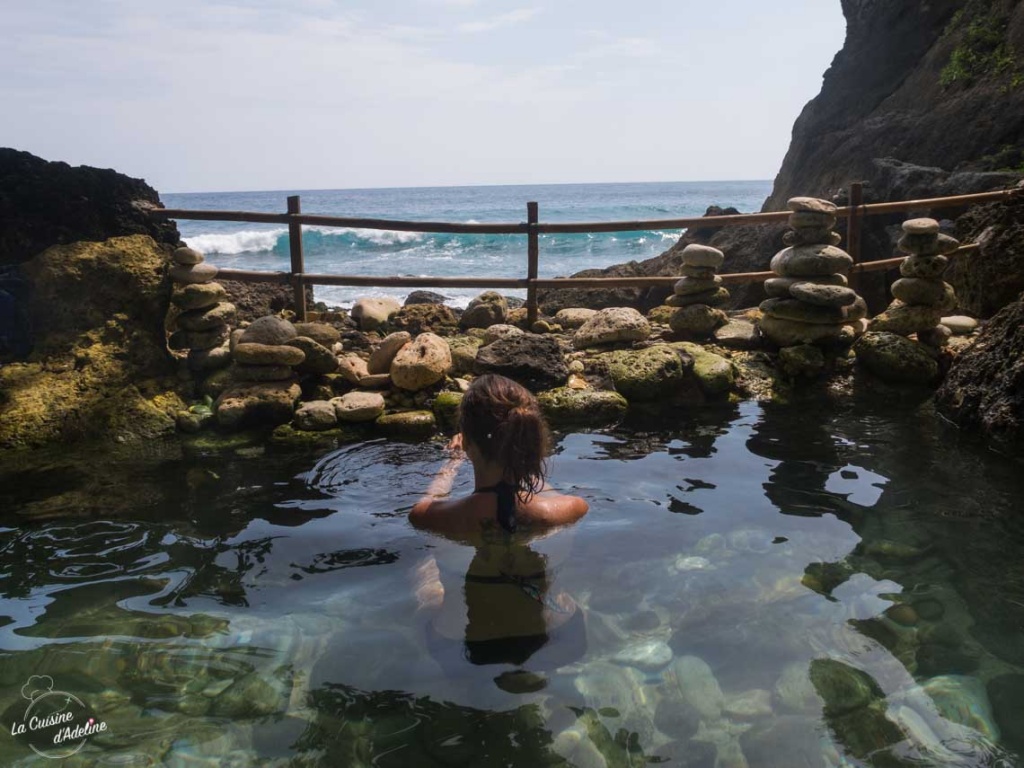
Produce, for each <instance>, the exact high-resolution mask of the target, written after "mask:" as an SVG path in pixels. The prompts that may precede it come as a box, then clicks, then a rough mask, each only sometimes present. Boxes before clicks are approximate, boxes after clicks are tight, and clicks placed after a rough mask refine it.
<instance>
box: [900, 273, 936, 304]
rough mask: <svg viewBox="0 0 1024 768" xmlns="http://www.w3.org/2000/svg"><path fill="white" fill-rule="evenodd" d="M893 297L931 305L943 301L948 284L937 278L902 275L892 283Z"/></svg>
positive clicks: (905, 301)
mask: <svg viewBox="0 0 1024 768" xmlns="http://www.w3.org/2000/svg"><path fill="white" fill-rule="evenodd" d="M890 290H891V291H892V295H893V298H896V299H899V300H900V301H902V302H903V303H904V304H925V305H927V306H929V307H931V306H934V305H936V304H939V303H941V302H942V300H943V298H944V297H945V295H946V284H945V283H944V282H942V280H939V279H937V278H924V277H901V278H900V279H899V280H897V281H896V282H895V283H893V284H892V288H891V289H890Z"/></svg>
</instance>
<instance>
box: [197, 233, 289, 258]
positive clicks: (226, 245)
mask: <svg viewBox="0 0 1024 768" xmlns="http://www.w3.org/2000/svg"><path fill="white" fill-rule="evenodd" d="M287 234H288V230H287V229H284V228H281V229H261V230H251V229H246V230H242V231H241V232H211V233H207V234H202V235H190V236H188V237H186V238H184V240H185V243H186V245H188V247H189V248H195V249H196V250H197V251H199V252H200V253H223V254H225V255H234V254H236V253H260V252H263V251H272V250H274V246H275V245H276V244H277V241H278V240H279V239H280V238H281V237H282V236H283V235H287Z"/></svg>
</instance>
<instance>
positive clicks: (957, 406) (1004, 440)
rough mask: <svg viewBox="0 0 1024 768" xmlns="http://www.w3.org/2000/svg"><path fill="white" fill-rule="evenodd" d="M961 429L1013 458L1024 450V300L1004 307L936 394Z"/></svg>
mask: <svg viewBox="0 0 1024 768" xmlns="http://www.w3.org/2000/svg"><path fill="white" fill-rule="evenodd" d="M935 401H936V404H937V406H938V407H939V409H940V410H941V411H942V412H943V413H945V414H946V415H947V416H949V417H950V418H951V419H952V420H953V421H955V422H956V423H957V424H959V425H960V426H961V427H964V428H968V429H975V430H978V431H980V432H982V433H983V434H984V435H985V436H986V437H988V438H989V439H991V440H992V441H993V442H994V443H996V444H997V445H1000V446H1002V447H1003V448H1005V449H1006V450H1007V451H1008V452H1010V453H1016V454H1017V455H1020V451H1021V450H1022V449H1024V295H1022V296H1021V298H1020V299H1018V300H1017V301H1016V302H1015V303H1013V304H1010V305H1008V306H1006V307H1004V308H1003V309H1002V310H1001V311H1000V312H999V314H997V315H996V316H995V317H993V318H992V319H991V320H990V321H989V322H988V324H987V325H986V326H985V328H984V330H982V332H981V334H980V335H979V336H978V339H977V340H976V341H975V342H974V343H973V344H972V345H971V346H970V347H968V348H967V349H965V350H964V351H963V352H962V353H961V354H960V356H959V357H957V359H956V361H955V362H954V363H953V366H952V367H951V368H950V370H949V373H948V374H947V376H946V380H945V381H944V382H943V384H942V387H940V388H939V391H938V392H937V393H936V395H935Z"/></svg>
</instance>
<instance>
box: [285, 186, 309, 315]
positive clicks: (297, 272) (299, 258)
mask: <svg viewBox="0 0 1024 768" xmlns="http://www.w3.org/2000/svg"><path fill="white" fill-rule="evenodd" d="M288 213H291V214H294V213H302V204H301V202H300V200H299V196H298V195H290V196H289V197H288ZM288 250H289V251H291V257H292V271H291V275H289V277H290V278H291V283H292V290H293V291H294V292H295V293H294V296H295V317H296V318H297V319H298V321H299V322H300V323H304V322H306V284H305V283H304V282H303V279H302V277H303V272H305V271H306V270H305V265H304V262H305V259H304V258H303V255H302V225H301V224H300V223H298V222H297V221H290V222H288Z"/></svg>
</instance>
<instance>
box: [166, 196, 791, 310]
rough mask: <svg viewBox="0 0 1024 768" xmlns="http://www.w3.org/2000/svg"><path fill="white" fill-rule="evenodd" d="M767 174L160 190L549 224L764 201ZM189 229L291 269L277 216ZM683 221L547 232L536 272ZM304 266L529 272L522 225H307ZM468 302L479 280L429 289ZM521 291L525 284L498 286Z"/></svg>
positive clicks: (630, 247) (614, 249)
mask: <svg viewBox="0 0 1024 768" xmlns="http://www.w3.org/2000/svg"><path fill="white" fill-rule="evenodd" d="M771 185H772V183H771V182H770V181H715V182H690V181H685V182H648V183H619V184H544V185H515V186H511V185H510V186H476V187H419V188H399V189H339V190H311V191H303V190H293V191H276V192H201V193H200V192H196V193H177V194H164V195H163V196H162V199H163V202H164V204H165V205H166V206H167V207H169V208H189V209H193V210H196V209H199V210H231V211H240V210H241V211H263V212H273V213H281V212H284V210H285V207H286V201H285V198H286V197H287V196H288V195H294V194H298V195H301V196H302V211H303V213H311V214H323V215H333V216H353V217H372V218H383V219H405V220H413V221H452V222H481V223H493V222H504V223H507V222H520V221H525V220H526V203H527V201H536V202H537V203H538V204H539V209H540V220H541V221H542V222H566V221H594V222H597V221H619V220H634V221H635V220H639V219H668V218H679V217H685V216H700V215H702V214H703V213H704V211H705V210H707V207H708V206H709V205H719V206H721V207H723V208H725V207H728V206H732V207H734V208H737V209H738V210H740V211H741V212H753V211H758V210H760V208H761V205H762V204H763V202H764V200H765V198H766V197H767V196H768V194H769V193H770V192H771ZM177 224H178V228H179V230H180V231H181V234H182V238H183V239H184V240H185V242H186V243H188V245H189V246H191V247H193V248H195V249H197V250H199V251H202V252H203V253H204V254H206V256H207V259H208V260H209V261H210V262H211V263H213V264H215V265H217V266H219V267H223V268H232V269H256V270H285V271H286V270H287V269H288V264H289V257H288V231H287V229H286V228H285V227H282V226H280V225H275V224H251V223H244V222H218V221H185V220H179V221H178V222H177ZM680 234H681V230H649V231H641V232H619V233H597V234H578V235H562V234H555V235H542V236H541V238H540V264H539V276H540V277H566V276H568V275H571V274H572V273H574V272H578V271H580V270H582V269H591V268H600V267H607V266H610V265H612V264H620V263H623V262H627V261H632V260H636V261H641V260H643V259H647V258H650V257H652V256H657V255H658V254H660V253H662V252H663V251H665V250H666V249H668V248H669V247H670V246H671V245H672V244H673V243H675V241H676V240H678V238H679V236H680ZM303 246H304V248H305V258H306V270H307V271H310V272H327V273H338V274H360V275H416V276H437V277H454V276H463V277H475V276H480V277H523V276H525V274H526V237H525V236H524V235H468V234H457V235H441V234H423V233H417V232H395V231H377V230H366V229H352V228H339V227H305V228H304V229H303ZM409 290H411V289H404V288H402V289H398V288H366V287H352V288H349V287H334V286H316V287H315V288H314V296H315V298H316V300H317V301H323V302H326V303H327V304H329V305H332V306H338V307H345V308H347V307H351V305H352V303H353V302H354V301H355V300H356V299H358V298H360V297H362V296H393V297H395V298H397V299H399V300H400V301H401V300H404V299H405V297H406V296H407V295H408V293H409ZM432 290H436V291H437V292H438V293H441V294H443V295H444V296H445V297H446V298H447V299H448V303H450V304H452V305H453V306H462V307H464V306H465V305H466V303H467V302H468V301H469V300H470V299H471V298H472V297H473V296H475V295H477V294H478V293H480V290H479V289H474V288H466V289H454V288H444V289H432ZM503 292H504V293H507V294H508V295H515V296H523V295H525V292H524V291H514V290H510V291H503Z"/></svg>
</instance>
